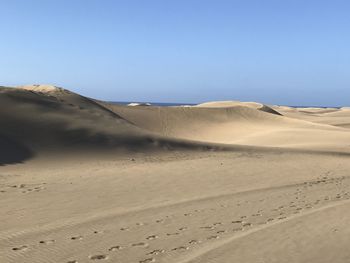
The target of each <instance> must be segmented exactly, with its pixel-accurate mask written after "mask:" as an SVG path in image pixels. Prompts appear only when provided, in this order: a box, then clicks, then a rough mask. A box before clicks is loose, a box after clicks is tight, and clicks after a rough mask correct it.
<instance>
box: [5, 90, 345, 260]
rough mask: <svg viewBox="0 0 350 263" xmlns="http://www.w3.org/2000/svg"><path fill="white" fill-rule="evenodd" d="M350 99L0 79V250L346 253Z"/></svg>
mask: <svg viewBox="0 0 350 263" xmlns="http://www.w3.org/2000/svg"><path fill="white" fill-rule="evenodd" d="M349 118H350V110H349V109H348V108H346V107H344V108H341V109H336V108H327V109H323V108H322V109H321V108H292V107H287V106H274V105H263V104H260V103H251V102H249V103H244V102H235V101H227V102H210V103H204V104H201V105H197V106H191V107H155V106H147V107H143V106H135V107H131V106H123V105H115V104H110V103H107V102H103V101H98V100H94V99H90V98H86V97H84V96H81V95H79V94H76V93H73V92H71V91H68V90H65V89H63V88H58V87H55V86H50V85H29V86H22V87H19V88H6V87H2V88H0V196H1V198H0V208H1V215H0V222H1V224H0V262H1V263H3V262H4V263H22V262H23V263H28V262H35V263H41V262H45V263H47V262H52V263H56V262H63V263H82V262H83V263H86V262H130V263H131V262H136V263H148V262H167V263H168V262H170V263H171V262H174V263H175V262H176V263H179V262H181V263H187V262H236V261H237V262H244V263H247V262H252V263H253V262H254V263H255V262H298V263H299V262H305V263H306V262H308V263H310V262H311V263H313V262H315V263H316V262H317V263H320V262H325V263H326V262H327V263H328V262H336V263H338V262H339V263H343V262H347V261H348V258H349V256H350V255H349V252H348V249H347V244H348V243H349V241H350V238H349V236H350V235H349V232H350V228H349V227H348V224H347V222H348V218H349V208H350V206H349V205H350V191H349V187H350V177H349V174H348V171H349V169H350V162H349V158H350V151H349V147H350V146H349V144H348V142H349V141H350V130H349V129H348V128H349V127H350V125H349V123H350V119H349Z"/></svg>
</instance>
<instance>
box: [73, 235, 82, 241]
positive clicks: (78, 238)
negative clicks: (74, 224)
mask: <svg viewBox="0 0 350 263" xmlns="http://www.w3.org/2000/svg"><path fill="white" fill-rule="evenodd" d="M70 239H71V240H82V239H83V237H82V236H74V237H71V238H70Z"/></svg>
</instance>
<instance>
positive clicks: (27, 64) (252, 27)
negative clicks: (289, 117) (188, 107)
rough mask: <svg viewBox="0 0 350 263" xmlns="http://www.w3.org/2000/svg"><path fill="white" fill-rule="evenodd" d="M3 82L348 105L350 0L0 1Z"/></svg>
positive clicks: (132, 95)
mask: <svg viewBox="0 0 350 263" xmlns="http://www.w3.org/2000/svg"><path fill="white" fill-rule="evenodd" d="M0 10H1V16H0V37H1V41H0V58H1V60H0V61H1V64H0V81H1V83H0V85H10V86H15V85H22V84H31V83H50V84H55V85H58V86H63V87H65V88H68V89H71V90H73V91H75V92H78V93H81V94H83V95H86V96H90V97H95V98H100V99H105V100H114V101H125V100H127V101H135V100H136V101H158V102H202V101H210V100H244V101H261V102H265V103H274V104H289V105H350V1H345V0H344V1H339V0H328V1H325V0H275V1H272V0H256V1H250V0H240V1H238V0H237V1H234V0H231V1H229V0H226V1H225V0H211V1H209V0H158V1H155V0H139V1H133V0H125V1H118V0H114V1H112V0H111V1H107V0H95V1H89V0H80V1H79V0H69V1H68V0H59V1H54V0H52V1H50V0H42V1H39V0H30V1H29V0H23V1H19V0H0Z"/></svg>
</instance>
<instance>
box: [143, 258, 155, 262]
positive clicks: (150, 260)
mask: <svg viewBox="0 0 350 263" xmlns="http://www.w3.org/2000/svg"><path fill="white" fill-rule="evenodd" d="M154 261H156V260H155V259H154V258H146V259H143V260H140V261H139V263H148V262H154Z"/></svg>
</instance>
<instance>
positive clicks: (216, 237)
mask: <svg viewBox="0 0 350 263" xmlns="http://www.w3.org/2000/svg"><path fill="white" fill-rule="evenodd" d="M218 238H219V236H210V237H207V239H208V240H212V239H218Z"/></svg>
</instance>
